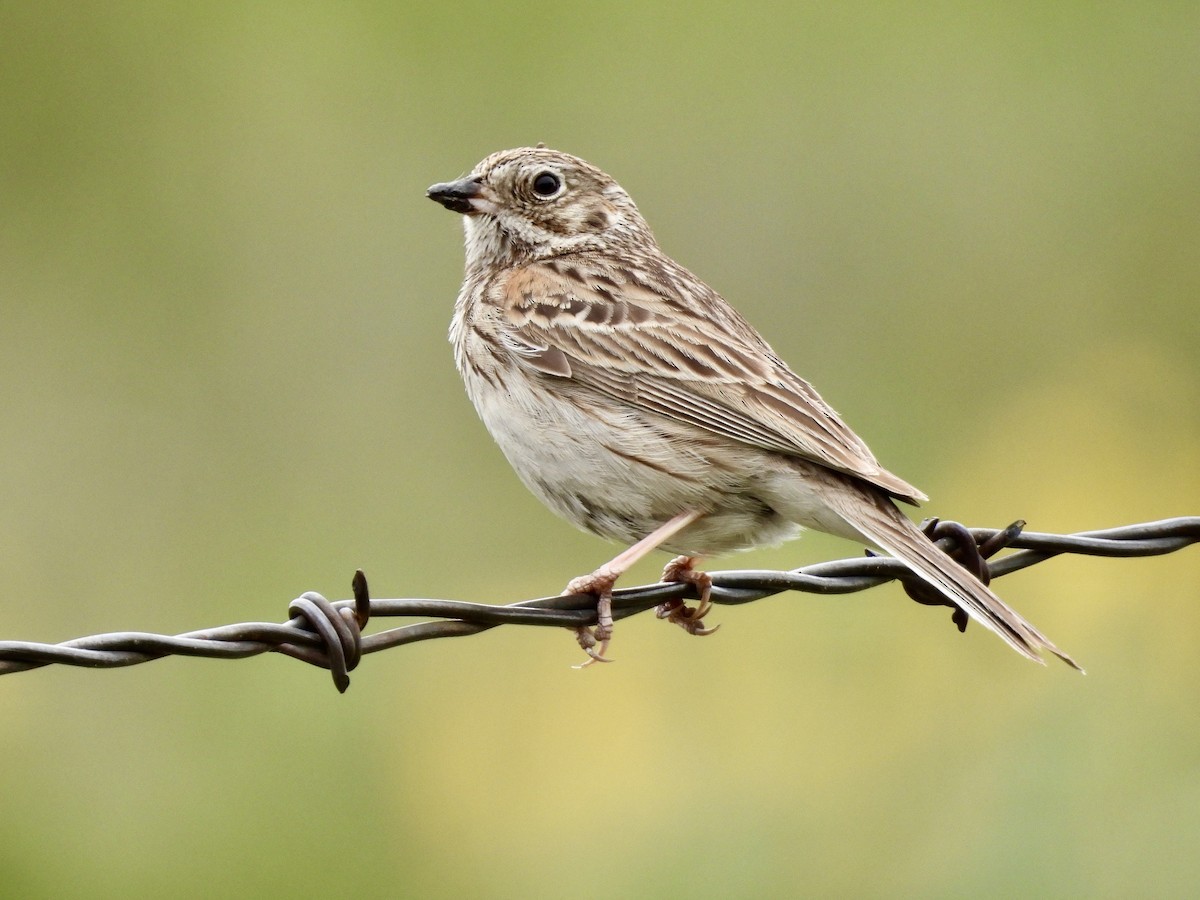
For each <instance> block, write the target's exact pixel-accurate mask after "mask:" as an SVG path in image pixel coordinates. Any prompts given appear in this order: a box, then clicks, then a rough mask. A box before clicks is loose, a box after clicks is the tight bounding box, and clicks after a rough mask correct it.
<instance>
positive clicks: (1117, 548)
mask: <svg viewBox="0 0 1200 900" xmlns="http://www.w3.org/2000/svg"><path fill="white" fill-rule="evenodd" d="M1023 524H1024V523H1020V522H1018V523H1014V524H1013V525H1011V526H1009V527H1008V528H1003V529H992V528H971V529H968V528H964V527H963V526H961V525H957V524H956V523H949V522H941V523H937V522H932V523H930V525H929V527H927V532H928V533H930V535H931V538H936V542H937V543H938V545H939V546H941V547H942V548H943V549H944V550H946V551H947V552H951V553H954V554H955V555H956V557H960V554H962V553H963V551H964V544H965V543H967V542H969V541H973V542H974V546H971V547H969V548H966V550H967V552H966V554H965V557H966V558H965V559H963V562H964V565H970V564H974V565H979V564H982V574H984V575H990V577H991V578H998V577H1000V576H1003V575H1008V574H1010V573H1012V572H1016V571H1019V570H1021V569H1025V568H1028V567H1029V566H1032V565H1036V564H1038V563H1041V562H1044V561H1046V560H1048V559H1052V558H1053V557H1055V556H1059V555H1061V554H1064V553H1073V554H1080V555H1085V556H1109V557H1120V558H1125V557H1134V556H1160V555H1162V554H1166V553H1174V552H1175V551H1177V550H1180V549H1182V548H1184V547H1187V546H1189V545H1191V544H1194V543H1198V542H1200V516H1181V517H1178V518H1172V519H1162V520H1160V521H1156V522H1145V523H1142V524H1136V525H1123V526H1119V527H1116V528H1108V529H1103V530H1099V531H1085V532H1080V533H1078V534H1045V533H1040V532H1029V531H1022V527H1023ZM935 526H936V527H935ZM1004 548H1008V549H1013V550H1016V551H1017V552H1015V553H1010V554H1008V555H1005V556H1001V557H999V558H997V559H995V560H993V561H991V562H986V561H985V560H986V559H987V558H988V557H990V556H992V554H994V553H995V552H997V551H999V550H1001V549H1004ZM960 558H961V557H960ZM710 574H711V575H712V579H713V587H712V597H711V599H712V601H713V602H714V603H718V604H724V605H738V604H742V603H752V602H754V601H756V600H761V599H763V598H765V597H770V596H774V595H776V594H780V593H783V592H785V591H798V592H803V593H814V594H849V593H854V592H857V591H863V590H866V589H868V588H872V587H876V586H878V585H881V584H884V583H886V582H889V581H896V580H899V581H902V582H904V583H905V585H906V589H910V588H914V589H915V588H917V587H918V586H915V585H913V584H912V583H911V582H910V581H909V579H910V578H911V573H910V572H909V570H908V569H907V567H905V565H904V564H903V563H901V562H900V561H899V560H896V559H892V558H891V557H885V556H871V555H868V556H866V557H862V558H855V559H841V560H833V561H830V562H824V563H818V564H815V565H811V566H804V567H802V568H799V569H792V570H790V571H768V570H756V569H742V570H729V571H722V572H711V573H710ZM352 588H353V594H354V599H353V600H341V601H336V602H330V601H328V600H326V599H325V598H324V597H322V596H321V595H320V594H317V593H315V592H311V591H310V592H307V593H305V594H302V595H301V596H300V597H298V598H297V599H296V600H293V601H292V603H291V604H290V605H289V607H288V612H289V614H290V615H291V618H290V619H289V620H288V621H287V622H284V623H282V624H275V623H271V622H243V623H240V624H235V625H222V626H218V627H215V628H206V629H202V630H200V631H189V632H185V633H183V634H177V635H163V634H152V633H147V632H137V631H122V632H113V633H110V634H99V635H93V636H91V637H82V638H75V639H74V640H69V641H63V642H61V643H57V644H45V643H38V642H34V641H0V675H6V674H9V673H13V672H23V671H26V670H29V669H36V668H40V667H42V666H47V665H51V664H59V665H68V666H83V667H89V668H100V669H111V668H119V667H122V666H131V665H137V664H139V663H144V662H149V661H150V660H154V659H161V658H163V657H165V656H203V657H210V658H214V659H242V658H244V657H248V656H256V655H258V654H261V653H271V652H273V653H282V654H284V655H287V656H290V657H292V658H293V659H298V660H300V661H302V662H307V663H310V664H312V665H315V666H319V667H322V668H326V669H329V670H330V672H331V674H332V676H333V680H334V684H335V685H336V687H337V688H338V690H339V691H345V690H346V688H347V687H348V686H349V684H350V678H349V672H350V671H352V670H353V669H354V668H355V666H357V665H358V663H359V661H360V659H361V658H362V656H363V655H364V654H367V653H377V652H379V651H381V650H386V649H389V648H391V647H398V646H400V645H403V644H411V643H415V642H417V641H425V640H433V639H437V638H448V637H463V636H465V635H468V634H478V633H479V632H481V631H486V630H488V629H490V628H495V627H496V626H498V625H535V626H542V627H547V626H552V627H556V628H578V627H580V626H585V625H594V624H595V623H596V600H595V598H594V597H593V596H591V595H587V594H575V595H570V596H554V597H541V598H538V599H534V600H524V601H521V602H519V603H514V604H511V605H508V606H495V605H492V604H488V603H471V602H465V601H457V600H424V599H404V600H373V599H371V598H370V595H369V591H368V588H367V581H366V577H365V576H364V575H363V573H362V571H361V570H360V571H358V572H356V573H355V576H354V579H353V581H352ZM910 593H912V594H913V597H914V599H917V600H919V601H920V602H923V603H925V602H938V601H936V600H935V601H930V600H928V599H924V598H923V597H922V596H920V595H919V594H917V593H914V592H913V590H911V589H910ZM694 596H695V592H694V589H693V587H692V586H691V585H687V584H650V585H641V586H639V587H630V588H622V589H618V590H616V591H614V592H613V618H614V619H623V618H627V617H629V616H632V615H636V614H638V613H641V612H645V611H646V610H648V609H651V608H653V607H655V606H657V605H658V604H660V603H663V602H665V601H667V600H672V599H686V598H689V597H694ZM372 617H419V618H427V619H428V618H432V619H435V620H436V621H428V622H418V623H415V624H411V625H402V626H400V627H397V628H391V629H387V630H385V631H381V632H378V633H376V634H372V635H369V636H364V635H363V634H362V630H363V629H364V628H365V627H366V625H367V623H368V621H369V620H370V619H371V618H372Z"/></svg>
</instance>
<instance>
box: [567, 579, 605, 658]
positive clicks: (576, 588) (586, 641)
mask: <svg viewBox="0 0 1200 900" xmlns="http://www.w3.org/2000/svg"><path fill="white" fill-rule="evenodd" d="M616 580H617V576H616V575H614V574H613V573H611V572H608V571H606V570H605V569H604V567H601V568H599V569H597V570H596V571H595V572H593V573H592V574H590V575H581V576H579V577H578V578H572V579H571V580H570V581H569V582H567V586H566V588H564V589H563V592H562V593H563V596H564V597H565V596H567V595H569V594H595V595H596V598H597V599H596V627H595V628H587V627H582V628H576V629H575V640H576V641H578V642H579V646H580V647H582V648H583V652H584V653H586V654H587V655H588V659H587V660H585V661H584V662H582V663H580V664H579V665H577V666H572V667H571V668H573V669H586V668H587V667H588V666H590V665H592V664H593V663H598V662H605V663H606V662H612V660H611V659H609V658H608V657H607V656H605V655H604V654H605V653H607V652H608V644H609V642H610V641H611V640H612V631H613V618H612V589H613V585H614V584H615V583H616Z"/></svg>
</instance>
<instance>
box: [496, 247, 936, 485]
mask: <svg viewBox="0 0 1200 900" xmlns="http://www.w3.org/2000/svg"><path fill="white" fill-rule="evenodd" d="M490 300H491V301H492V302H493V303H494V304H495V306H496V307H497V309H498V312H499V314H500V315H499V322H498V325H499V327H500V337H501V340H503V342H504V343H505V345H506V346H507V347H508V349H509V350H511V351H513V352H514V353H515V354H516V355H517V356H518V357H520V358H521V359H523V360H524V361H525V362H526V363H527V364H528V365H529V366H531V367H533V368H535V369H538V370H539V371H541V372H543V373H545V374H547V375H550V376H553V377H557V378H569V379H572V380H574V381H576V382H577V383H579V384H583V385H587V386H589V387H591V388H592V389H594V390H597V391H600V392H602V393H604V394H607V395H608V396H610V397H613V398H616V399H619V400H621V401H622V402H625V403H628V404H630V405H632V406H635V407H638V408H640V409H644V410H647V411H649V412H653V413H657V414H659V415H662V416H667V417H669V418H672V419H676V420H678V421H683V422H688V423H691V424H693V425H697V426H699V427H701V428H706V429H708V430H709V431H712V432H715V433H717V434H721V435H724V436H726V437H729V438H733V439H734V440H738V441H742V442H744V443H746V444H750V445H752V446H755V447H761V448H763V449H765V450H772V451H774V452H777V453H783V454H787V455H792V456H800V457H804V458H806V459H810V460H814V461H816V462H819V463H821V464H822V465H826V466H829V467H830V468H832V469H837V470H839V471H842V472H846V473H848V474H850V475H855V476H857V477H859V478H862V479H864V480H865V481H869V482H871V483H872V484H875V485H877V486H879V487H881V488H883V490H885V491H887V492H888V493H889V494H892V495H893V496H896V497H899V498H901V499H904V500H908V501H910V502H916V501H918V500H923V499H925V495H924V494H922V493H921V492H920V491H918V490H917V489H916V488H914V487H913V486H912V485H910V484H908V483H907V482H905V481H903V480H901V479H900V478H897V477H896V476H895V475H892V474H891V473H890V472H888V471H886V470H885V469H883V468H881V467H880V465H879V463H877V462H876V461H875V457H874V456H873V455H872V454H871V451H870V450H869V449H867V446H866V444H864V443H863V442H862V440H861V439H860V438H859V437H858V435H856V434H855V433H854V432H853V431H851V430H850V429H849V428H848V427H847V426H846V425H845V423H843V422H842V420H841V419H840V418H838V415H837V413H835V412H834V411H833V410H832V409H831V408H830V407H829V405H828V404H827V403H826V402H825V401H824V400H822V399H821V397H820V396H819V395H818V394H817V392H816V391H815V390H813V388H812V386H811V385H810V384H808V382H806V381H804V380H803V379H802V378H800V377H799V376H798V375H796V374H795V373H794V372H792V371H791V370H790V369H789V368H788V367H787V366H786V365H785V364H784V363H783V361H782V360H780V359H779V357H777V356H776V355H775V353H774V352H773V351H772V350H771V348H770V347H769V346H768V345H767V343H766V342H765V341H764V340H763V339H762V337H761V336H759V334H758V332H756V331H755V330H754V329H753V328H752V327H751V326H750V325H749V324H747V323H746V321H745V320H744V319H742V317H741V316H739V315H738V314H737V312H735V311H734V310H733V308H732V307H730V306H729V305H728V304H727V303H726V302H725V301H724V300H723V299H722V298H721V297H720V295H718V294H717V293H716V292H715V291H713V290H712V289H711V288H709V287H708V286H707V285H705V284H703V283H702V282H700V281H699V280H698V279H696V278H695V276H693V275H691V273H689V272H687V271H686V270H685V269H682V268H679V267H677V266H675V265H674V264H673V263H670V262H669V261H665V260H660V259H644V260H641V261H639V263H638V264H637V265H631V264H629V263H627V262H621V263H620V264H618V263H616V262H615V261H613V260H611V259H607V260H606V259H602V258H597V257H562V258H559V259H555V260H549V261H546V262H542V263H537V264H534V265H530V266H526V267H524V268H521V269H517V270H514V271H513V272H512V273H511V274H509V275H508V276H507V277H506V278H504V279H502V280H500V281H499V282H497V283H496V284H495V286H494V288H493V290H492V292H491V295H490Z"/></svg>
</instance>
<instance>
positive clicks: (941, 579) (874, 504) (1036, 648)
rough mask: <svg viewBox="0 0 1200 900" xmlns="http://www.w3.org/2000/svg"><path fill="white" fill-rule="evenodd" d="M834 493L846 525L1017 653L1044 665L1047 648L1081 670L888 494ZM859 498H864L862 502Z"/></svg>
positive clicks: (868, 490)
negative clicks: (961, 563) (936, 542)
mask: <svg viewBox="0 0 1200 900" xmlns="http://www.w3.org/2000/svg"><path fill="white" fill-rule="evenodd" d="M834 493H835V494H836V495H837V497H836V502H835V506H836V509H837V512H838V514H839V515H840V516H841V517H842V518H843V519H845V521H846V522H847V523H848V524H849V525H850V526H851V527H853V528H854V529H855V530H856V531H858V532H860V533H861V534H862V535H863V537H865V538H867V539H868V540H869V541H870V542H871V543H873V544H875V545H877V546H878V547H879V548H880V549H882V550H885V551H886V552H888V553H890V554H891V555H892V556H895V557H896V558H897V559H899V560H901V561H903V562H904V564H905V565H907V566H908V567H909V568H910V569H912V570H913V572H915V573H916V574H917V575H919V576H920V577H921V578H923V579H924V580H925V581H927V582H928V583H929V584H931V585H933V587H935V588H937V589H938V590H939V591H941V592H942V594H944V595H945V596H946V597H948V598H949V599H951V600H953V601H954V603H955V604H957V605H958V606H960V607H961V608H962V609H963V610H964V611H965V612H966V613H967V615H969V616H970V617H971V618H972V619H974V620H975V621H977V622H979V624H981V625H982V626H983V627H985V628H987V629H989V630H990V631H994V632H995V633H996V634H997V635H999V636H1000V638H1001V639H1002V640H1004V641H1005V643H1007V644H1008V645H1009V646H1010V647H1012V648H1013V649H1014V650H1016V651H1017V652H1018V653H1020V654H1021V655H1022V656H1025V657H1028V658H1029V659H1032V660H1034V661H1036V662H1039V663H1042V664H1043V665H1045V660H1043V659H1042V657H1041V651H1042V650H1047V651H1049V652H1050V653H1053V654H1054V655H1055V656H1057V657H1058V658H1059V659H1061V660H1062V661H1063V662H1065V663H1066V664H1067V665H1069V666H1071V667H1072V668H1074V669H1078V670H1079V671H1080V672H1082V671H1083V669H1082V668H1081V667H1080V666H1079V664H1078V663H1076V662H1075V660H1073V659H1071V657H1070V656H1068V655H1067V654H1066V653H1064V652H1063V651H1062V650H1060V649H1058V647H1056V646H1055V645H1054V643H1053V642H1052V641H1050V639H1049V638H1047V637H1046V636H1045V635H1044V634H1042V633H1041V632H1040V631H1038V630H1037V629H1036V628H1035V627H1034V626H1033V625H1032V624H1030V623H1029V622H1027V621H1026V620H1025V619H1024V618H1023V617H1022V616H1021V615H1020V613H1018V612H1017V611H1016V610H1014V609H1013V608H1012V607H1010V606H1009V605H1008V604H1006V603H1005V602H1004V601H1003V600H1001V599H1000V598H999V597H997V596H996V595H995V594H994V593H992V591H991V590H990V589H989V588H988V587H987V585H985V584H983V583H982V582H980V581H979V580H978V579H976V578H975V576H973V575H972V574H971V573H970V572H968V571H967V570H966V569H964V568H963V567H962V566H960V565H959V564H958V563H957V562H955V561H954V560H953V559H951V558H950V557H949V556H947V555H946V554H945V553H943V552H942V551H941V550H940V549H939V548H938V547H937V546H936V545H935V544H934V543H933V542H932V541H930V540H929V539H928V538H927V537H926V536H925V535H924V534H923V533H922V532H921V530H920V529H919V528H917V526H916V525H914V524H913V522H912V521H911V520H910V519H909V518H908V517H906V516H905V515H904V514H903V513H902V512H900V510H899V509H897V508H896V507H895V506H894V505H893V504H892V502H891V501H890V500H889V499H887V498H886V497H884V496H882V494H877V492H875V491H872V490H870V489H868V488H865V487H863V488H861V489H860V490H859V491H853V492H852V491H845V492H842V491H837V492H834ZM860 497H861V498H863V499H865V500H866V501H867V502H862V500H860V499H859V498H860Z"/></svg>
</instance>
